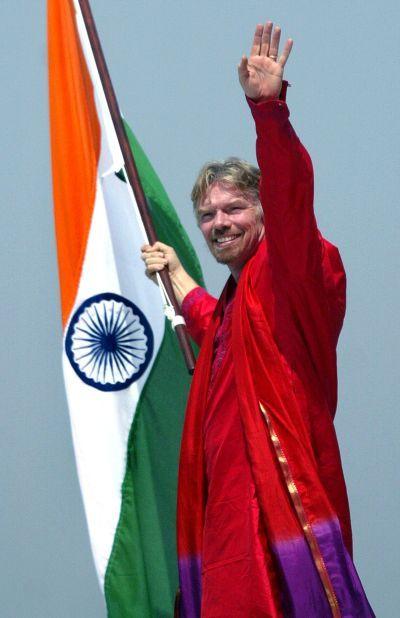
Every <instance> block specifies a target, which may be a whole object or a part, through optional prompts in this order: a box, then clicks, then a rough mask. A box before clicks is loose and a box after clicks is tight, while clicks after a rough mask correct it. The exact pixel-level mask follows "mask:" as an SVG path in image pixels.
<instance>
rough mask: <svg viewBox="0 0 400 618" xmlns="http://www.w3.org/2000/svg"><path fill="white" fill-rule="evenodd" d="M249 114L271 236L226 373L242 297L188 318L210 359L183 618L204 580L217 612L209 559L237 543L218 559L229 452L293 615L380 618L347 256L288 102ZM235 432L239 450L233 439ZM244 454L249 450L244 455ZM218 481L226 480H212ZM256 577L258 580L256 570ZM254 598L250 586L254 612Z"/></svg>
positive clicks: (186, 472)
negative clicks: (340, 397)
mask: <svg viewBox="0 0 400 618" xmlns="http://www.w3.org/2000/svg"><path fill="white" fill-rule="evenodd" d="M249 105H250V107H251V111H252V114H253V117H254V119H255V122H256V130H257V159H258V163H259V166H260V169H261V185H260V197H261V203H262V206H263V209H264V216H265V229H266V238H265V240H263V241H261V242H260V245H259V247H258V249H257V251H256V253H255V255H254V256H253V257H252V258H251V259H250V260H249V261H248V262H247V264H246V265H245V267H244V269H243V271H242V272H241V275H240V277H239V281H238V283H237V289H236V292H235V294H234V300H233V309H232V322H231V341H230V345H228V347H227V351H226V354H225V357H224V359H223V361H222V364H221V366H220V367H219V369H217V372H218V373H216V374H215V375H212V366H213V362H215V360H214V359H215V358H216V356H215V352H216V350H215V340H216V337H217V334H220V333H221V325H222V324H223V321H224V314H225V308H226V305H227V303H228V301H229V300H230V298H231V297H232V286H233V285H234V283H233V281H232V279H230V280H229V282H228V284H227V286H226V288H225V290H224V292H223V294H222V296H221V298H220V300H219V301H218V303H217V305H216V307H215V309H213V307H212V305H213V301H211V300H210V299H209V300H208V301H207V300H206V297H204V296H203V298H201V294H200V292H196V294H197V298H198V302H197V303H196V302H193V303H192V305H191V306H190V307H189V309H188V313H189V319H188V325H189V330H190V331H191V333H192V335H193V336H194V338H197V340H198V342H199V343H200V344H201V349H200V354H199V358H198V361H197V366H196V370H195V374H194V377H193V382H192V387H191V391H190V396H189V401H188V406H187V411H186V418H185V426H184V431H183V437H182V446H181V457H180V467H179V488H178V538H177V540H178V559H179V574H180V585H181V603H180V616H181V617H182V618H189V617H190V618H199V617H200V615H201V614H202V591H201V584H202V581H201V572H202V570H203V572H204V577H203V580H204V591H203V592H204V600H205V599H206V595H207V594H208V592H207V591H208V590H212V587H210V585H209V580H208V579H207V578H208V577H209V575H210V577H211V572H212V570H211V569H208V566H209V562H208V559H209V557H210V556H211V557H212V560H217V559H218V556H217V554H218V551H217V549H218V543H220V541H221V538H222V540H223V539H224V536H225V535H224V531H225V530H227V532H228V536H229V526H225V523H226V522H227V521H228V518H227V517H226V519H225V520H223V521H222V522H220V525H219V526H218V530H219V531H221V538H220V537H219V536H218V535H215V541H214V547H211V548H210V547H207V542H208V540H207V539H206V535H205V532H206V531H208V530H210V527H209V523H208V516H209V514H210V512H209V506H208V505H209V488H211V489H212V491H213V492H214V491H215V492H216V493H214V494H213V495H216V496H219V497H220V499H219V502H222V501H223V497H222V494H223V492H225V491H227V492H228V496H229V498H228V501H229V500H230V499H231V497H232V495H233V492H232V488H231V487H229V486H225V485H224V482H225V478H223V479H222V481H221V479H220V478H219V473H221V475H222V476H224V475H226V474H228V476H230V475H231V474H233V475H234V474H235V471H228V472H227V469H228V468H229V466H228V467H227V468H225V469H224V468H223V464H224V463H226V462H228V460H229V450H230V451H231V455H232V462H233V464H234V463H235V461H236V459H235V458H236V457H239V458H240V464H239V466H237V471H238V476H239V477H240V475H241V474H246V473H247V472H244V470H245V468H246V465H247V464H248V466H249V468H250V474H249V476H247V479H245V478H244V477H241V480H239V481H235V482H238V483H239V485H240V486H241V487H242V488H243V492H244V496H243V498H244V503H246V502H247V501H248V500H249V499H250V502H251V500H252V499H253V496H252V495H251V481H252V482H253V483H254V487H255V495H256V498H257V508H258V509H259V522H260V527H259V528H257V533H256V534H254V533H255V528H251V526H249V525H248V521H247V522H244V523H243V525H242V529H245V528H246V525H247V530H250V531H251V533H252V534H253V539H252V540H253V541H254V542H255V543H257V540H258V539H261V545H262V538H263V537H262V534H261V535H258V532H259V530H261V531H265V536H266V539H267V541H268V544H267V545H266V547H264V551H265V556H266V559H268V549H270V550H271V551H272V553H273V556H274V564H278V565H279V586H280V593H281V594H280V598H279V601H280V602H281V608H282V613H283V615H284V616H285V617H292V616H296V617H303V616H306V617H307V618H328V617H330V616H333V617H334V618H340V617H343V618H344V617H345V616H358V617H359V618H367V617H368V618H369V617H371V616H373V615H374V614H373V611H372V610H371V608H370V606H369V603H368V601H367V599H366V596H365V593H364V591H363V589H362V585H361V582H360V580H359V578H358V576H357V573H356V570H355V567H354V565H353V562H352V560H351V551H352V549H351V527H350V516H349V509H348V501H347V494H346V487H345V483H344V478H343V472H342V467H341V461H340V454H339V449H338V445H337V440H336V434H335V429H334V425H333V416H334V413H335V409H336V398H337V375H336V343H337V339H338V336H339V332H340V329H341V325H342V321H343V317H344V309H345V274H344V270H343V266H342V263H341V260H340V256H339V253H338V251H337V249H336V248H335V247H334V246H333V245H331V244H330V243H328V242H327V241H325V240H324V239H322V237H321V235H320V233H319V232H318V229H317V226H316V222H315V217H314V211H313V172H312V165H311V160H310V158H309V155H308V153H307V151H306V150H305V149H304V147H303V146H302V144H301V143H300V141H299V139H298V137H297V135H296V134H295V132H294V130H293V128H292V126H291V124H290V122H289V112H288V109H287V106H286V105H285V103H283V102H281V101H269V102H263V103H258V104H255V103H253V102H251V101H249ZM193 294H194V292H193ZM202 314H203V318H202V317H201V316H202ZM217 352H218V350H217ZM230 376H231V377H230ZM217 386H219V388H217ZM214 389H216V390H214ZM224 391H225V392H224ZM214 398H217V400H216V401H215V400H214ZM225 401H226V402H227V403H228V405H226V406H224V405H223V402H225ZM218 404H219V405H218ZM221 408H224V409H223V410H221ZM237 411H238V412H239V415H240V421H241V426H242V428H243V433H242V437H243V442H241V439H240V438H239V437H238V436H239V434H240V432H237V433H236V434H235V430H236V431H237V429H238V426H237V425H235V422H236V421H235V415H237ZM220 419H221V424H220V425H219V426H218V423H217V421H219V420H220ZM207 421H209V425H207ZM211 423H215V433H213V431H211V433H209V434H207V431H205V428H208V430H209V428H210V426H211ZM229 426H230V428H229ZM229 431H231V432H232V434H231V435H232V438H233V439H232V441H229V440H227V439H226V438H227V437H228V434H229ZM224 432H225V433H224ZM226 432H228V433H226ZM214 437H219V438H222V440H223V445H224V451H225V448H226V451H225V452H226V454H227V455H226V460H225V455H224V458H223V460H222V459H221V460H220V459H219V455H220V453H219V450H218V445H217V443H216V442H214V441H213V438H214ZM236 447H237V448H236ZM243 447H244V448H243ZM237 451H242V454H243V457H241V456H240V455H237ZM246 462H247V464H246ZM210 464H211V466H210ZM234 467H235V468H236V466H234ZM217 470H218V473H217V476H216V477H215V478H211V476H212V473H213V472H215V471H217ZM248 480H250V497H249V495H248V491H247V492H246V489H247V481H248ZM218 483H220V484H219V485H218V486H217V485H216V484H218ZM241 483H243V484H241ZM213 484H214V487H212V485H213ZM245 486H246V489H245ZM233 497H234V496H233ZM232 504H233V501H232ZM247 504H248V502H247ZM224 516H225V515H224ZM233 519H235V518H232V520H231V521H233ZM231 521H230V522H229V524H230V523H231ZM207 526H208V528H207ZM211 532H212V530H211ZM229 541H230V540H229V538H228V539H225V541H224V544H223V547H222V549H221V548H220V549H219V552H221V551H222V552H225V551H226V550H227V549H228V550H229V552H230V556H231V557H234V551H235V550H234V548H233V544H232V545H231V546H230V545H229ZM229 547H231V549H232V551H231V550H230V549H229ZM252 547H253V549H251V550H250V552H249V554H248V555H250V556H251V555H253V556H256V555H259V551H258V549H259V546H258V547H256V545H253V546H252ZM254 548H255V549H254ZM239 549H240V548H239ZM232 564H233V561H232ZM261 572H262V571H259V573H261ZM271 573H274V568H273V565H272V568H271V564H268V563H267V567H266V569H265V572H264V575H265V574H266V578H265V581H267V584H270V583H271V582H270V577H269V575H270V574H271ZM247 578H249V579H250V578H251V576H250V575H249V572H248V573H247V575H246V579H247ZM241 581H242V585H243V581H244V580H243V579H242V580H241ZM235 583H236V581H235ZM244 589H246V584H245V585H244ZM251 589H252V588H251V585H250V586H249V587H248V588H247V604H248V605H249V604H251V602H252V599H251V597H250V596H248V595H249V594H251ZM273 589H274V586H270V587H268V585H267V587H266V595H267V596H269V599H273V594H272V595H271V590H272V592H273ZM232 593H233V590H232V587H231V586H230V585H229V581H227V582H225V585H223V586H222V588H221V589H220V595H221V596H222V597H223V598H221V597H220V598H216V597H213V599H212V601H213V603H215V606H214V607H211V605H209V606H208V607H209V609H208V608H207V612H208V614H207V616H222V615H223V613H219V612H220V610H221V608H222V612H223V611H224V603H225V602H226V603H229V595H231V594H232ZM245 601H246V599H245ZM207 602H208V601H207ZM264 608H265V605H264V606H263V610H261V611H263V612H264V613H258V614H257V613H255V614H254V615H255V616H257V615H260V616H261V615H264V616H268V615H272V616H273V615H275V614H274V613H273V611H279V609H276V610H275V607H274V608H273V609H271V610H268V611H269V612H272V613H265V611H264ZM233 609H234V608H233ZM234 611H236V614H235V613H232V614H230V613H228V615H233V616H238V617H239V616H243V618H245V617H246V616H251V615H252V614H251V613H249V611H248V607H247V609H246V606H245V607H244V609H243V608H242V607H240V609H239V608H238V607H237V608H236V610H234ZM256 611H258V610H256ZM225 615H227V614H226V613H225ZM278 615H279V614H278Z"/></svg>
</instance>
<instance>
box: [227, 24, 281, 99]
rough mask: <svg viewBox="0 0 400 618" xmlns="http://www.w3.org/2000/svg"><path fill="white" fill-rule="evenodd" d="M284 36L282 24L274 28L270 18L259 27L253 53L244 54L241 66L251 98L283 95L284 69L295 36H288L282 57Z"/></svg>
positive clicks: (243, 82)
mask: <svg viewBox="0 0 400 618" xmlns="http://www.w3.org/2000/svg"><path fill="white" fill-rule="evenodd" d="M280 38H281V30H280V28H279V27H278V26H276V27H275V28H273V24H272V22H270V21H269V22H267V23H266V24H265V26H262V25H260V24H259V25H258V26H257V28H256V31H255V34H254V39H253V46H252V48H251V52H250V57H249V58H246V56H243V58H242V60H241V63H240V64H239V66H238V72H239V81H240V84H241V86H242V88H243V90H244V92H245V94H246V95H247V96H248V97H249V98H250V99H254V100H257V101H259V100H268V99H274V98H276V97H278V96H279V93H280V91H281V87H282V78H283V70H284V67H285V64H286V61H287V59H288V58H289V55H290V52H291V50H292V46H293V41H292V39H288V40H287V41H286V43H285V46H284V48H283V52H282V53H281V55H280V56H279V58H278V53H279V41H280Z"/></svg>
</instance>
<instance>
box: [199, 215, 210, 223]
mask: <svg viewBox="0 0 400 618" xmlns="http://www.w3.org/2000/svg"><path fill="white" fill-rule="evenodd" d="M211 218H212V214H211V212H203V213H201V214H200V221H201V223H203V222H205V221H211Z"/></svg>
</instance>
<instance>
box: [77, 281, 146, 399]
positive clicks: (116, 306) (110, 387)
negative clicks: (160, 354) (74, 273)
mask: <svg viewBox="0 0 400 618" xmlns="http://www.w3.org/2000/svg"><path fill="white" fill-rule="evenodd" d="M153 347H154V337H153V332H152V330H151V327H150V324H149V322H148V320H147V318H146V316H145V315H144V314H143V312H142V311H140V309H139V308H138V307H137V306H136V305H135V304H134V303H132V302H131V301H130V300H127V299H126V298H123V297H122V296H119V295H118V294H112V293H111V292H105V293H103V294H97V295H96V296H92V297H91V298H88V299H87V300H85V301H84V302H83V303H82V304H81V305H80V307H79V308H78V309H77V310H76V311H75V313H74V315H73V316H72V319H71V322H70V324H69V327H68V330H67V335H66V338H65V351H66V354H67V356H68V358H69V361H70V363H71V365H72V367H73V369H74V371H75V372H76V373H77V375H78V376H79V377H80V378H81V380H83V381H84V382H85V383H86V384H89V385H90V386H93V387H94V388H98V389H100V390H102V391H117V390H122V389H124V388H127V387H128V386H129V385H130V384H132V382H135V381H136V380H138V379H139V378H140V376H141V375H143V373H144V372H145V371H146V369H147V367H148V364H149V362H150V360H151V357H152V355H153Z"/></svg>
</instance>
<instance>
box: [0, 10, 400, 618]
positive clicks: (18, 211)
mask: <svg viewBox="0 0 400 618" xmlns="http://www.w3.org/2000/svg"><path fill="white" fill-rule="evenodd" d="M92 8H93V12H94V14H95V18H96V20H97V26H98V30H99V33H100V36H101V39H102V42H103V46H104V52H105V55H106V58H107V61H108V64H109V69H110V72H111V76H112V79H113V82H114V86H115V89H116V92H117V96H118V99H119V102H120V106H121V108H122V110H123V112H124V114H125V117H126V118H127V120H128V121H129V122H130V124H131V126H132V128H133V130H134V131H135V133H136V135H137V137H138V138H139V140H140V141H141V143H142V146H143V147H144V149H145V150H146V152H147V154H148V155H149V157H150V159H151V161H152V163H153V164H154V166H155V168H156V170H157V171H158V173H159V175H160V177H161V179H162V181H163V182H164V185H165V187H166V189H167V191H168V193H169V195H170V197H171V198H172V200H173V202H174V204H175V206H176V208H177V210H178V213H179V215H180V217H181V219H182V221H183V223H184V225H185V226H186V227H187V229H188V230H189V232H190V235H191V237H192V239H193V243H194V245H195V248H196V250H197V252H198V254H199V256H200V259H201V262H202V265H203V268H204V273H205V278H206V282H207V284H208V286H209V288H210V290H211V291H212V292H214V293H215V294H217V293H219V291H220V289H221V287H222V285H223V283H224V281H225V279H226V276H227V273H226V271H225V269H224V267H220V266H216V265H215V264H214V263H213V261H212V260H211V259H210V258H209V256H208V255H207V251H206V247H205V243H204V242H203V240H202V239H201V237H200V235H199V233H198V231H197V229H196V226H195V225H194V221H193V218H192V213H191V205H190V200H189V194H190V189H191V185H192V182H193V180H194V178H195V176H196V174H197V171H198V169H199V168H200V166H201V165H202V163H203V162H204V161H205V160H207V159H210V158H223V157H226V156H230V155H237V156H241V157H243V158H247V159H249V160H250V161H253V162H254V161H255V153H254V130H253V123H252V120H251V118H250V114H249V112H248V110H247V108H246V104H245V102H244V100H243V96H242V94H241V90H240V88H239V86H238V83H237V77H236V65H237V63H238V61H239V60H240V57H241V55H242V53H243V52H248V49H249V46H250V41H251V38H252V34H253V30H254V26H255V24H256V23H257V22H260V21H264V20H266V19H267V18H271V19H274V20H275V21H276V22H277V23H279V24H280V25H281V26H282V29H283V36H284V37H286V36H290V37H292V38H293V39H294V41H295V43H294V49H293V53H292V57H291V58H290V61H289V62H288V65H287V72H286V75H287V78H288V79H289V81H290V82H291V84H292V88H291V89H290V91H289V94H288V104H289V107H290V109H291V113H292V115H291V119H292V122H293V125H294V126H295V128H296V130H297V132H298V134H299V135H300V137H301V139H302V140H303V142H304V143H305V144H306V146H307V147H308V149H309V151H310V153H311V156H312V159H313V162H314V167H315V175H316V212H317V218H318V221H319V225H320V228H321V230H322V232H323V234H324V235H326V236H327V238H329V239H330V240H331V241H332V242H334V243H335V244H336V245H338V246H339V248H340V250H341V254H342V257H343V260H344V263H345V266H346V270H347V273H348V312H347V318H346V322H345V327H344V330H343V333H342V337H341V341H340V347H339V375H340V389H339V408H338V415H337V422H336V426H337V431H338V435H339V441H340V444H341V450H342V456H343V464H344V469H345V474H346V479H347V483H348V490H349V495H350V503H351V511H352V517H353V528H354V538H355V562H356V565H357V568H358V571H359V573H360V576H361V579H362V581H363V583H364V586H365V588H366V591H367V594H368V596H369V599H370V601H371V604H372V606H373V607H374V609H375V611H376V613H377V615H378V616H379V617H380V618H393V617H394V616H396V615H397V614H398V607H399V606H400V598H399V585H398V582H399V542H398V538H399V524H398V520H399V506H400V505H399V482H398V477H399V475H398V457H399V447H398V444H399V438H400V428H399V413H398V406H399V383H400V379H399V378H400V376H399V347H400V337H399V283H398V282H399V276H398V271H399V261H400V260H399V256H400V252H399V229H400V226H399V208H398V196H399V194H400V187H399V169H400V168H399V163H400V161H399V145H398V140H399V125H400V121H399V111H398V107H399V99H400V87H399V58H400V45H399V30H398V24H399V21H400V11H399V4H398V2H395V0H391V1H388V2H383V3H379V4H378V3H376V2H365V0H364V1H359V0H356V1H352V2H345V1H344V0H336V2H331V3H328V2H321V0H319V1H317V0H308V1H306V0H297V1H286V2H279V3H278V2H261V1H260V0H243V2H239V1H236V0H214V2H211V1H210V0H196V1H195V0H185V1H178V0H171V1H170V2H162V1H161V0H158V1H153V0H146V1H137V2H135V1H133V0H113V1H112V2H110V1H108V2H106V0H93V2H92ZM0 28H1V36H0V52H1V53H0V66H1V78H2V86H3V87H2V96H1V98H0V106H1V113H2V119H3V121H2V122H3V126H2V150H1V155H2V162H1V175H2V184H1V186H2V205H1V208H2V210H1V232H2V239H1V243H0V250H1V252H2V253H1V255H2V258H1V259H2V269H1V286H0V290H1V305H0V311H1V324H2V334H1V341H2V345H1V347H0V355H1V359H0V362H1V367H0V375H1V385H2V393H3V398H2V399H3V401H2V414H1V430H0V440H1V451H0V452H1V454H2V460H1V466H0V478H1V501H2V507H1V509H0V531H1V554H2V558H1V562H0V564H1V566H0V569H1V573H0V581H1V591H2V592H1V610H0V614H1V616H2V618H25V617H26V618H36V617H38V618H39V617H40V618H43V617H46V618H47V617H51V618H53V617H54V618H71V617H76V616H77V617H81V616H82V617H84V618H98V617H102V616H105V610H104V606H103V602H102V598H101V595H100V591H99V588H98V584H97V581H96V576H95V571H94V567H93V564H92V558H91V555H90V548H89V542H88V535H87V530H86V524H85V519H84V514H83V507H82V503H81V498H80V493H79V486H78V481H77V475H76V471H75V464H74V458H73V451H72V441H71V435H70V428H69V420H68V410H67V406H66V401H65V396H64V390H63V382H62V374H61V362H60V358H61V335H62V332H61V326H60V310H59V293H58V281H57V267H56V255H55V241H54V231H53V220H52V201H51V185H50V171H49V148H48V103H47V65H46V39H45V2H44V1H42V0H14V1H12V2H11V0H2V2H1V4H0Z"/></svg>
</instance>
